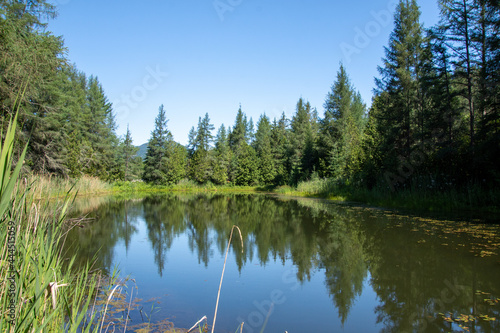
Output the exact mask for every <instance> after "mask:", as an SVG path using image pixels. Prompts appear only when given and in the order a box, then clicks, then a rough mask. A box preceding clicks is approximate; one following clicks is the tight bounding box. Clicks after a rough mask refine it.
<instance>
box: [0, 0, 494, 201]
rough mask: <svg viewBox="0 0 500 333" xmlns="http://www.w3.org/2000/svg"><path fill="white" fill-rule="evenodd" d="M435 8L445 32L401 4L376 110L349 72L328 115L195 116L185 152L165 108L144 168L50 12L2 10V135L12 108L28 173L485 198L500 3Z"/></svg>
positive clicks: (8, 1) (7, 5) (45, 7)
mask: <svg viewBox="0 0 500 333" xmlns="http://www.w3.org/2000/svg"><path fill="white" fill-rule="evenodd" d="M439 8H440V11H441V12H440V15H441V16H440V23H439V24H438V25H437V26H433V27H424V26H423V24H422V23H421V22H420V14H421V13H420V9H419V6H418V4H417V2H416V0H401V1H400V2H399V4H398V6H397V8H396V12H395V15H394V29H393V31H392V33H391V35H390V38H389V41H388V44H387V46H386V47H385V57H384V59H383V61H382V65H381V66H380V67H379V68H378V72H379V75H378V77H377V78H375V82H374V87H375V88H374V97H373V100H372V101H371V106H370V107H367V106H366V103H365V102H364V101H363V100H362V98H361V95H360V93H359V92H358V91H357V90H356V88H355V87H354V86H353V84H352V83H351V81H350V78H349V74H348V73H347V71H346V69H345V67H344V66H343V65H342V64H340V65H339V68H338V72H337V76H336V77H335V78H332V79H333V83H332V86H331V87H330V89H328V87H325V92H326V94H325V95H326V97H325V102H324V105H323V106H322V107H323V109H322V111H321V112H320V111H318V110H317V109H316V108H315V107H314V106H312V105H311V104H310V103H309V102H308V101H307V99H303V98H300V99H299V100H298V102H297V104H296V105H297V106H296V110H295V113H294V115H293V116H292V117H291V119H288V118H287V117H286V115H285V113H283V115H282V116H281V117H280V118H279V119H270V118H269V117H268V116H266V115H265V114H262V115H261V116H260V118H259V119H258V120H257V121H256V123H254V120H253V119H252V118H248V117H247V116H246V114H245V112H244V111H243V110H244V106H241V105H240V107H239V109H237V106H236V107H235V110H236V109H237V111H236V112H235V120H234V123H233V124H231V125H230V126H224V125H222V126H221V127H220V128H218V129H217V131H215V128H214V125H213V124H211V121H210V116H209V114H205V115H202V114H203V112H200V118H199V122H198V124H197V126H193V127H192V129H191V131H190V132H189V143H188V145H187V146H183V145H181V144H179V143H177V142H175V141H174V138H173V137H172V134H171V132H170V131H169V129H168V126H169V124H168V112H174V111H175V110H165V108H164V107H163V105H162V106H159V110H158V114H157V117H156V119H155V124H154V130H153V131H152V132H151V137H150V140H149V142H148V148H147V154H146V157H145V159H144V160H142V158H140V157H138V156H137V155H136V154H137V150H138V148H136V147H134V146H133V145H132V132H133V130H134V129H133V128H132V129H127V133H126V135H125V136H124V137H119V136H118V135H117V134H116V123H115V119H114V117H115V114H114V111H113V105H112V104H111V103H110V102H109V100H108V98H107V96H106V93H105V89H104V87H103V86H102V85H101V83H100V82H99V80H98V77H97V76H94V75H87V74H85V73H83V72H81V71H80V70H78V68H77V67H76V65H74V64H72V63H71V62H70V60H69V59H68V57H67V56H66V49H65V46H64V43H63V39H62V37H58V36H54V35H53V34H51V33H50V32H47V29H46V27H47V23H46V21H48V20H49V19H53V18H55V17H56V8H55V6H54V5H52V4H50V3H49V2H47V1H45V0H37V1H30V2H26V1H13V0H0V114H1V126H2V133H5V130H6V128H7V125H8V121H9V119H11V118H12V117H13V115H14V114H15V111H16V110H15V109H14V108H13V105H14V104H15V101H16V100H17V101H18V102H20V105H21V107H20V111H19V112H20V114H19V118H18V138H19V140H18V141H17V143H16V150H17V152H18V155H20V153H21V150H22V149H23V148H24V146H25V145H26V144H27V146H28V150H27V155H26V159H25V164H24V170H23V172H24V173H25V174H29V173H31V174H36V175H55V176H59V177H64V178H74V179H78V178H80V177H82V176H84V175H88V176H93V177H99V178H100V179H102V180H104V181H107V182H113V181H138V180H143V181H144V182H146V183H151V184H155V185H174V184H177V183H179V182H186V181H190V182H194V183H198V184H210V183H211V184H215V185H238V186H246V185H249V186H256V185H259V186H269V187H276V186H282V185H288V186H292V187H294V186H297V185H298V184H300V183H301V182H307V181H311V180H315V179H328V180H329V181H332V182H334V183H335V184H336V185H337V186H344V187H347V188H363V189H367V190H374V189H379V190H385V191H390V192H398V191H402V190H421V191H430V192H443V191H449V190H458V191H464V192H467V191H469V190H470V188H472V187H474V188H476V189H480V190H481V191H484V193H487V192H490V191H493V190H496V189H497V188H498V186H499V183H500V168H499V166H500V104H499V103H500V100H499V96H500V85H499V82H500V50H499V44H500V31H499V30H500V3H499V2H498V0H439ZM366 80H372V78H370V77H367V78H366ZM233 117H234V115H233ZM228 118H231V117H228ZM2 140H3V135H2ZM490 200H491V201H492V202H494V201H495V199H494V198H491V199H490Z"/></svg>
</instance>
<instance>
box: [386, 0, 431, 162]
mask: <svg viewBox="0 0 500 333" xmlns="http://www.w3.org/2000/svg"><path fill="white" fill-rule="evenodd" d="M419 20H420V10H419V7H418V5H417V3H416V1H415V0H401V1H400V2H399V5H398V6H397V9H396V13H395V16H394V24H395V28H394V31H393V32H392V34H391V37H390V39H389V47H386V49H385V54H386V57H385V59H384V65H383V66H382V67H379V72H380V75H381V77H380V79H377V80H376V84H377V91H376V98H380V101H379V102H377V105H379V106H380V107H382V109H381V112H380V113H378V116H379V119H378V121H379V123H380V124H379V127H378V128H379V129H380V130H381V131H383V132H382V133H381V137H382V140H383V144H382V149H383V154H384V156H386V162H385V164H386V167H387V168H388V169H390V170H396V169H397V168H398V163H399V161H400V159H407V158H409V156H410V154H411V152H412V149H413V148H414V147H415V144H417V143H418V142H417V137H418V135H417V134H416V133H418V132H419V131H420V129H419V127H421V126H422V125H421V122H419V121H418V119H419V112H421V111H422V105H423V102H422V100H421V96H422V94H421V91H420V89H421V87H420V85H419V81H420V77H421V75H422V73H421V69H420V64H421V61H422V55H423V52H422V43H423V36H422V26H421V24H420V22H419ZM382 103H383V105H382Z"/></svg>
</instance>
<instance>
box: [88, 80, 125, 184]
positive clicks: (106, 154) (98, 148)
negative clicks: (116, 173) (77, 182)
mask: <svg viewBox="0 0 500 333" xmlns="http://www.w3.org/2000/svg"><path fill="white" fill-rule="evenodd" d="M82 123H83V127H84V133H83V134H84V137H85V139H86V140H87V141H88V142H89V143H90V144H91V146H92V150H93V152H94V155H93V156H92V159H93V161H92V165H91V166H90V168H89V169H88V170H86V171H85V172H86V173H88V174H90V175H93V176H98V177H101V178H103V179H108V178H109V177H110V173H109V170H111V169H112V168H113V167H114V158H115V151H116V148H117V146H118V138H117V136H116V134H115V129H116V124H115V119H114V114H113V109H112V105H111V103H110V102H109V101H108V99H107V97H106V95H105V93H104V89H103V88H102V85H101V84H100V83H99V81H98V79H97V77H94V76H91V77H90V78H89V79H88V82H87V103H86V109H85V113H84V115H83V118H82Z"/></svg>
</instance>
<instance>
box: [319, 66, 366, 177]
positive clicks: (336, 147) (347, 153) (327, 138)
mask: <svg viewBox="0 0 500 333" xmlns="http://www.w3.org/2000/svg"><path fill="white" fill-rule="evenodd" d="M324 107H325V115H324V118H323V119H322V121H321V135H320V138H319V150H320V152H319V154H320V174H321V175H322V176H326V177H344V178H346V177H347V176H348V175H349V174H351V173H352V172H353V170H354V169H355V166H354V165H357V163H356V162H355V160H356V158H357V156H359V147H360V140H361V134H362V131H363V127H364V118H363V116H364V114H365V112H366V106H365V105H364V103H363V101H362V100H361V95H360V94H359V92H356V91H355V89H354V87H353V86H352V84H351V82H350V80H349V77H348V75H347V72H346V71H345V68H344V66H343V65H342V64H341V65H340V69H339V71H338V73H337V79H336V81H335V83H334V84H333V85H332V88H331V91H330V92H329V93H328V95H327V97H326V100H325V104H324Z"/></svg>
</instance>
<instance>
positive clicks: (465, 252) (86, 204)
mask: <svg viewBox="0 0 500 333" xmlns="http://www.w3.org/2000/svg"><path fill="white" fill-rule="evenodd" d="M80 204H81V206H82V207H81V212H80V214H87V217H90V218H95V220H92V221H90V222H88V223H83V224H82V228H75V229H73V230H72V231H71V233H70V234H69V235H68V240H67V241H66V244H69V245H70V246H71V247H72V248H73V249H75V248H78V249H79V250H78V252H77V253H78V261H80V262H84V261H86V260H89V259H92V257H93V256H94V255H95V253H96V252H97V251H99V252H98V257H97V258H98V259H97V265H98V266H99V267H100V268H102V269H104V270H105V271H108V272H109V271H112V270H113V267H115V266H118V267H119V269H120V271H121V275H122V276H127V275H129V276H130V277H131V278H132V279H134V280H135V282H136V285H137V289H136V288H130V289H131V290H132V289H134V290H135V291H134V293H135V294H134V295H133V297H139V298H140V299H141V300H139V301H138V305H139V309H140V311H139V310H136V311H133V312H132V313H131V314H130V318H131V320H132V323H131V324H129V326H130V325H134V324H138V323H141V322H143V321H150V322H152V323H154V322H158V321H161V320H164V319H167V318H168V319H169V320H171V321H172V322H173V323H174V324H175V326H176V327H183V328H189V327H191V326H192V325H193V324H194V323H195V322H197V321H198V319H200V318H201V317H203V316H204V315H207V317H208V318H209V323H210V324H211V323H212V320H213V314H214V310H215V303H216V298H217V291H218V288H219V282H220V276H221V272H222V267H223V265H224V255H225V251H226V247H227V242H228V239H229V234H230V232H231V228H232V226H233V225H238V226H239V228H240V229H241V233H242V236H243V247H242V246H241V241H240V239H239V235H238V233H237V232H236V233H235V234H234V235H233V240H232V243H231V248H230V251H229V256H228V259H227V264H226V269H225V275H224V281H223V285H222V290H221V296H220V303H219V310H218V315H217V323H216V332H235V331H236V330H237V328H238V327H239V325H240V323H241V322H245V325H244V328H243V332H261V331H262V328H264V332H285V331H288V332H289V333H299V332H450V331H457V332H463V331H465V330H468V331H470V332H500V324H499V323H500V304H499V300H498V298H499V297H500V257H499V254H500V251H499V248H500V228H499V226H498V225H496V224H487V225H486V224H480V223H469V222H460V221H445V220H442V219H441V220H440V219H429V218H423V217H416V216H408V215H403V214H398V213H395V212H390V211H383V210H378V209H369V208H363V207H352V206H346V205H339V204H335V203H331V202H328V201H322V200H313V199H291V198H282V197H272V196H266V195H192V196H189V195H185V196H176V195H156V196H149V197H145V198H138V199H137V198H136V199H118V198H94V199H92V200H91V199H83V200H81V201H80ZM70 252H71V251H70ZM131 290H129V292H130V291H131ZM460 326H462V327H463V328H461V327H460ZM195 332H198V330H197V329H196V330H195ZM238 332H239V330H238Z"/></svg>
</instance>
